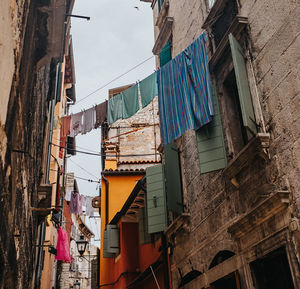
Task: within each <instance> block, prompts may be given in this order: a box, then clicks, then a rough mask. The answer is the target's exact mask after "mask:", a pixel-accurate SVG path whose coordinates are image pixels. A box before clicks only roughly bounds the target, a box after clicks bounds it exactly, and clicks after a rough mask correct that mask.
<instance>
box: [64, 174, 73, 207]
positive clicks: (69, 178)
mask: <svg viewBox="0 0 300 289" xmlns="http://www.w3.org/2000/svg"><path fill="white" fill-rule="evenodd" d="M73 190H74V173H67V174H66V194H65V200H66V201H67V202H70V201H71V193H72V191H73Z"/></svg>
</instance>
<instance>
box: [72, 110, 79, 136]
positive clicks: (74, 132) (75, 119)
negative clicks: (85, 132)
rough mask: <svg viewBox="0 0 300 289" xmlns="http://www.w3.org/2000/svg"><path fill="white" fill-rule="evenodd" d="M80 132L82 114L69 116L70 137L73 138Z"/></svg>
mask: <svg viewBox="0 0 300 289" xmlns="http://www.w3.org/2000/svg"><path fill="white" fill-rule="evenodd" d="M81 132H82V112H79V113H75V114H72V115H71V124H70V136H71V137H74V136H76V135H78V134H79V133H81Z"/></svg>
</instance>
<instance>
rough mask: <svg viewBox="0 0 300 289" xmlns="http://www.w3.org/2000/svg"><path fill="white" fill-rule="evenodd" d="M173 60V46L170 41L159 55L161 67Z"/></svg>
mask: <svg viewBox="0 0 300 289" xmlns="http://www.w3.org/2000/svg"><path fill="white" fill-rule="evenodd" d="M171 59H172V45H171V40H169V41H168V42H167V44H166V45H165V46H164V47H163V48H162V50H161V51H160V53H159V63H160V67H163V66H164V65H165V64H167V63H168V62H169V61H170V60H171Z"/></svg>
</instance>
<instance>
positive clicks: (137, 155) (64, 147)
mask: <svg viewBox="0 0 300 289" xmlns="http://www.w3.org/2000/svg"><path fill="white" fill-rule="evenodd" d="M50 144H51V145H53V146H56V147H59V148H62V149H66V148H67V147H66V146H60V145H57V144H54V143H50ZM69 150H72V151H74V152H76V153H82V154H87V155H92V156H98V157H102V156H109V155H113V153H105V154H101V153H100V152H99V153H98V154H96V153H89V152H85V151H79V150H76V149H70V148H69ZM154 155H155V153H152V154H151V153H150V154H128V155H118V156H119V157H124V158H126V157H139V156H154Z"/></svg>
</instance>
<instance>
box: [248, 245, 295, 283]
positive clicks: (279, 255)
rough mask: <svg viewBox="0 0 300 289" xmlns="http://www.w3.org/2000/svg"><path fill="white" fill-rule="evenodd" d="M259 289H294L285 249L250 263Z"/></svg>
mask: <svg viewBox="0 0 300 289" xmlns="http://www.w3.org/2000/svg"><path fill="white" fill-rule="evenodd" d="M250 268H251V273H252V277H253V282H254V286H255V288H257V289H268V288H276V289H294V285H293V280H292V276H291V270H290V266H289V262H288V259H287V255H286V252H285V248H284V247H281V248H279V249H277V250H275V251H273V252H271V253H269V254H267V255H266V256H264V257H262V258H259V259H257V260H255V261H253V262H252V263H250Z"/></svg>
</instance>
